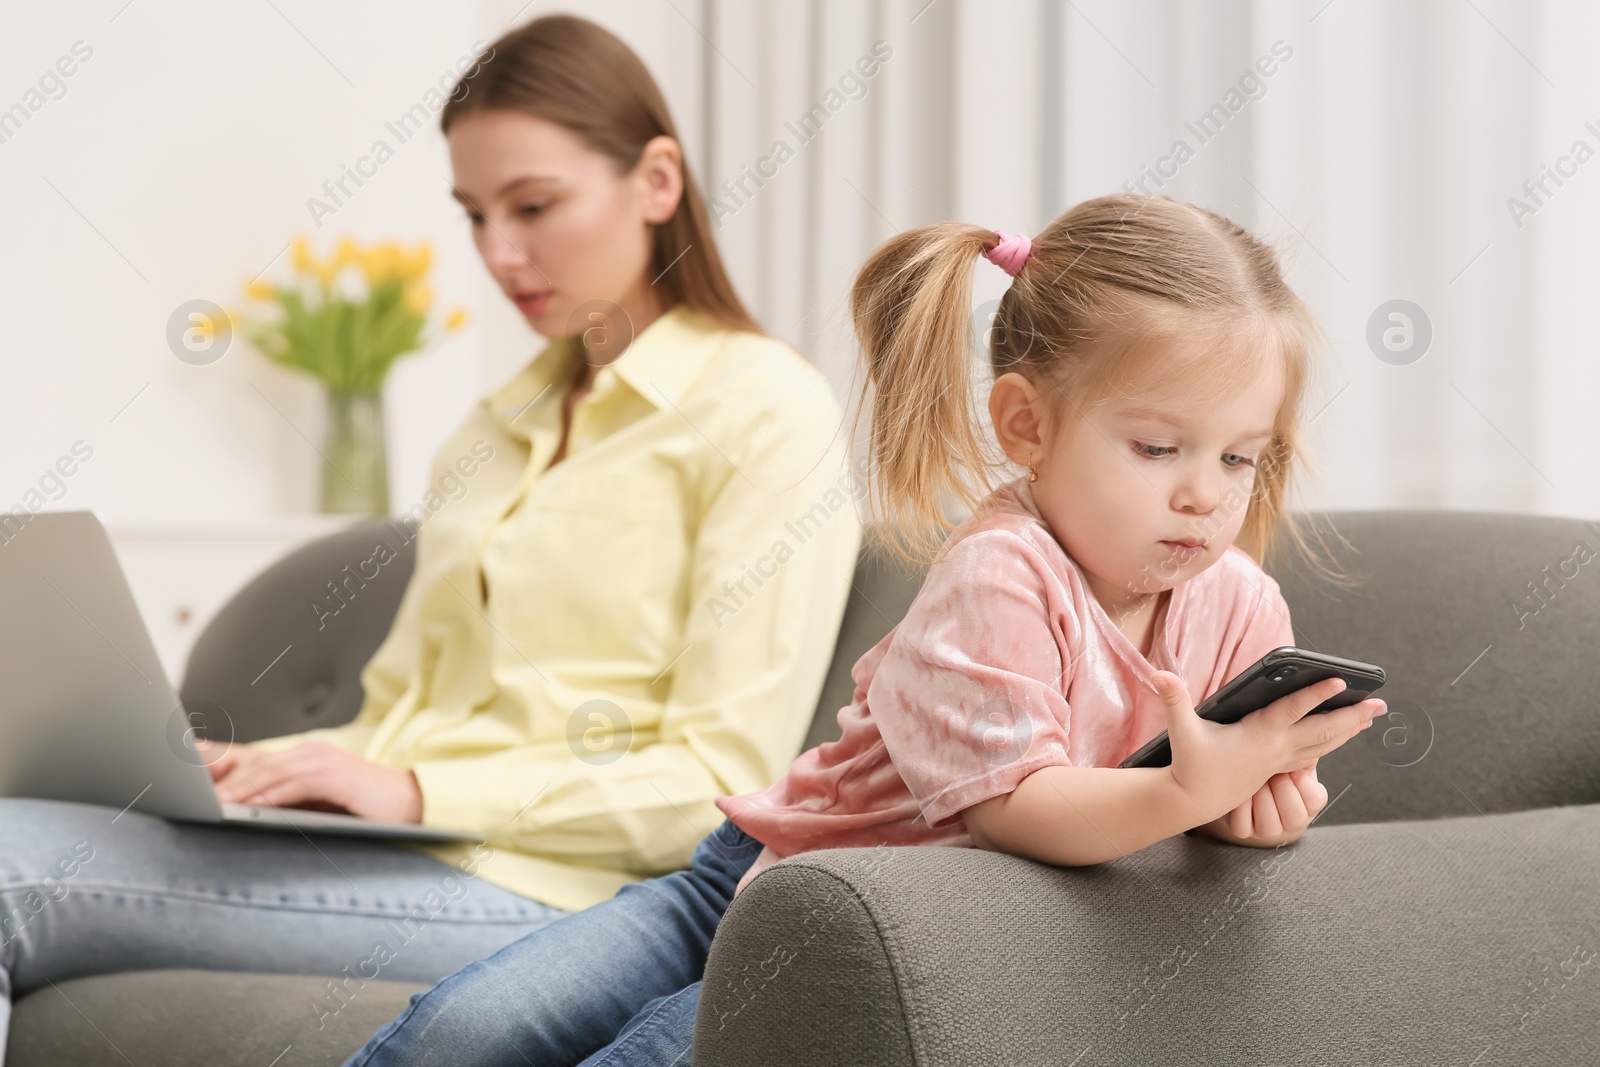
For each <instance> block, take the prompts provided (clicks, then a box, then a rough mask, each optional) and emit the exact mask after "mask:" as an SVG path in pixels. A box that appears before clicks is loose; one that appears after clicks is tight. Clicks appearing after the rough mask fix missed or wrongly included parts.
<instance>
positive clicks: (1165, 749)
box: [1118, 645, 1384, 767]
mask: <svg viewBox="0 0 1600 1067" xmlns="http://www.w3.org/2000/svg"><path fill="white" fill-rule="evenodd" d="M1335 676H1337V677H1340V678H1343V679H1344V684H1345V688H1344V689H1343V690H1341V691H1339V692H1337V693H1335V694H1334V695H1333V696H1331V697H1329V698H1328V699H1327V700H1324V701H1323V702H1322V703H1320V704H1318V705H1317V706H1316V707H1314V708H1312V709H1311V710H1310V711H1309V712H1308V713H1307V714H1310V715H1316V714H1318V713H1320V712H1324V711H1332V710H1333V709H1334V708H1344V707H1349V706H1350V705H1351V704H1359V703H1361V701H1363V700H1365V699H1367V697H1369V696H1371V695H1372V694H1373V693H1375V692H1377V691H1378V689H1379V687H1381V686H1382V685H1383V680H1384V678H1383V668H1382V667H1379V666H1377V665H1376V664H1372V663H1362V662H1360V661H1359V660H1353V659H1341V658H1340V657H1338V656H1329V655H1325V654H1323V653H1321V652H1312V651H1310V650H1309V649H1304V648H1295V647H1294V646H1293V645H1283V646H1282V647H1280V648H1275V649H1273V650H1272V651H1271V652H1268V653H1267V654H1266V655H1265V656H1262V657H1261V658H1260V659H1258V660H1257V661H1256V662H1255V663H1254V664H1252V665H1251V666H1250V667H1247V668H1246V669H1245V670H1244V671H1242V672H1241V673H1240V674H1239V675H1238V676H1237V677H1235V678H1233V679H1232V680H1231V681H1229V682H1228V683H1227V684H1226V685H1224V686H1223V687H1222V688H1221V689H1218V690H1217V691H1216V692H1215V693H1212V694H1211V695H1210V696H1209V697H1207V698H1206V699H1205V702H1204V703H1202V704H1201V705H1200V706H1199V707H1197V708H1195V709H1194V710H1195V714H1196V715H1199V716H1200V717H1201V718H1203V719H1210V720H1211V721H1212V722H1223V723H1234V722H1238V721H1239V720H1240V719H1242V718H1244V717H1245V716H1246V715H1248V714H1250V713H1251V712H1252V711H1259V710H1260V709H1262V708H1264V707H1266V706H1267V705H1268V704H1271V703H1272V702H1273V701H1274V700H1277V699H1278V698H1279V697H1286V696H1288V695H1289V694H1290V693H1293V692H1294V691H1295V690H1297V689H1304V688H1305V687H1306V686H1308V685H1311V684H1313V683H1315V682H1320V681H1322V680H1323V679H1325V678H1333V677H1335ZM1171 763H1172V742H1171V740H1170V739H1169V738H1168V737H1167V731H1165V730H1162V731H1161V732H1160V733H1159V734H1157V735H1156V736H1155V737H1153V738H1151V739H1150V742H1149V744H1147V745H1145V746H1144V747H1143V748H1141V749H1139V751H1137V752H1135V753H1134V754H1133V755H1131V756H1129V757H1128V758H1127V759H1125V760H1123V761H1122V762H1121V763H1119V764H1118V766H1119V767H1165V766H1168V765H1169V764H1171Z"/></svg>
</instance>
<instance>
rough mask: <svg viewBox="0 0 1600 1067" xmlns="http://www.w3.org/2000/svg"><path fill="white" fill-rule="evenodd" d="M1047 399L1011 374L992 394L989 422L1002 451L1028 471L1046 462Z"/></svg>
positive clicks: (1003, 375) (1000, 378)
mask: <svg viewBox="0 0 1600 1067" xmlns="http://www.w3.org/2000/svg"><path fill="white" fill-rule="evenodd" d="M1044 412H1045V404H1044V397H1043V396H1042V395H1041V394H1040V393H1039V391H1038V390H1037V389H1035V388H1034V385H1033V383H1032V382H1030V381H1029V380H1028V379H1027V378H1025V377H1024V376H1022V375H1021V374H1018V373H1017V372H1016V371H1008V372H1006V373H1005V374H1002V375H1000V377H998V378H996V379H995V383H994V387H993V388H992V389H990V390H989V421H990V422H991V423H993V425H994V433H995V437H996V438H997V439H998V441H999V442H1000V450H1001V451H1002V452H1004V453H1005V454H1006V458H1007V459H1009V460H1010V461H1011V462H1013V463H1016V464H1018V465H1020V466H1023V467H1026V466H1029V465H1030V464H1034V463H1037V462H1039V460H1041V459H1043V458H1044V438H1045V426H1044V418H1043V416H1044Z"/></svg>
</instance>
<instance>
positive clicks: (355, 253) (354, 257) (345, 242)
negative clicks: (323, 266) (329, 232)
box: [333, 237, 361, 267]
mask: <svg viewBox="0 0 1600 1067" xmlns="http://www.w3.org/2000/svg"><path fill="white" fill-rule="evenodd" d="M333 260H334V262H335V263H337V264H339V266H341V267H342V266H344V265H345V264H346V263H360V262H361V246H360V245H358V244H356V243H355V242H354V241H352V240H351V239H350V238H348V237H341V238H340V239H339V248H338V251H336V252H335V253H334V255H333Z"/></svg>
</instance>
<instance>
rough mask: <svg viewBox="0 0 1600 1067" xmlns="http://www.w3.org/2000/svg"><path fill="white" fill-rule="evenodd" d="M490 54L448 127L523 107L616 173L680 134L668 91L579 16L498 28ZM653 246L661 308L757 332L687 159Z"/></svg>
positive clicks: (450, 112)
mask: <svg viewBox="0 0 1600 1067" xmlns="http://www.w3.org/2000/svg"><path fill="white" fill-rule="evenodd" d="M488 53H489V54H488V58H487V59H484V60H482V61H481V62H479V63H478V64H477V65H476V66H474V67H473V68H472V69H471V70H468V71H467V72H466V73H465V74H464V75H463V76H462V78H461V80H460V81H459V82H458V83H457V88H456V89H455V90H453V91H452V92H451V93H450V97H449V100H448V102H447V103H446V104H445V106H444V110H443V111H442V112H441V113H440V115H439V128H440V129H441V130H442V131H444V132H445V133H446V134H448V133H449V132H450V126H451V124H452V123H454V122H455V121H456V120H457V119H459V118H461V116H463V115H465V114H468V113H470V112H473V111H484V110H488V109H497V110H506V111H523V112H527V113H528V114H531V115H537V116H538V117H539V118H542V119H546V120H548V121H550V122H554V123H556V124H557V125H560V126H564V127H566V128H567V129H569V130H571V131H572V132H573V133H575V134H576V135H577V136H578V137H579V138H581V139H582V140H583V142H584V143H585V144H587V145H588V146H589V147H590V148H592V149H594V150H595V151H597V152H602V153H604V154H605V155H607V156H610V157H611V159H612V160H614V161H615V163H616V166H617V171H618V173H627V172H628V171H630V170H632V169H633V167H634V165H635V164H636V163H638V161H639V155H640V153H641V152H642V151H643V150H644V146H645V145H646V144H647V143H648V142H649V141H650V139H651V138H653V137H658V136H663V135H664V136H667V137H671V138H673V139H674V140H678V128H677V126H676V125H675V124H674V123H673V121H672V114H671V112H669V111H668V110H667V102H666V99H665V98H664V97H662V95H661V90H660V88H659V87H658V86H657V85H656V82H655V79H654V78H652V77H651V76H650V71H649V70H648V69H646V67H645V65H644V63H643V62H641V61H640V59H639V57H638V56H637V55H635V54H634V52H633V50H632V49H631V48H629V47H628V46H627V45H626V44H624V43H623V42H622V41H621V40H620V39H619V38H618V37H617V36H616V35H615V34H613V33H611V32H610V31H608V30H606V29H604V28H602V27H600V26H598V25H596V24H595V23H593V22H590V21H588V20H587V19H581V18H578V17H576V16H574V15H546V16H544V17H542V18H537V19H534V20H533V21H531V22H529V23H527V24H526V25H523V26H519V27H517V28H516V29H514V30H511V31H510V32H508V33H506V34H505V35H503V36H502V37H501V38H500V39H499V40H497V41H495V42H494V44H493V45H491V46H490V48H489V50H488ZM680 144H681V141H680ZM653 244H654V247H653V249H652V252H651V256H650V267H649V270H650V275H651V277H653V278H659V279H660V281H659V284H660V285H661V287H662V288H664V289H665V290H666V291H667V293H668V295H669V296H670V297H671V300H670V301H669V306H670V305H672V304H677V303H683V304H686V305H688V307H689V308H690V309H691V310H693V311H697V312H700V313H701V314H703V315H705V316H706V317H708V318H710V319H711V320H713V321H715V322H717V323H718V324H720V325H722V326H725V327H727V328H728V329H732V330H748V331H751V332H753V333H760V332H762V331H761V327H760V326H758V325H757V324H756V321H755V319H754V318H753V317H752V316H751V315H750V312H749V311H747V310H745V306H744V304H743V303H742V302H741V301H740V300H739V296H738V294H737V293H735V292H734V289H733V283H732V282H730V281H729V280H728V274H727V271H726V270H724V269H723V266H722V258H721V257H720V256H719V255H718V254H717V244H716V241H715V239H714V238H713V237H712V231H711V225H710V221H709V219H708V218H707V216H706V208H705V203H704V202H703V201H702V200H701V197H700V187H699V186H698V185H697V184H696V183H695V180H694V176H693V174H692V173H691V172H690V170H689V163H688V160H684V162H683V196H682V197H681V198H680V199H679V201H678V209H677V211H676V212H674V213H673V215H672V217H671V218H670V219H668V220H667V221H666V222H664V223H662V224H660V225H659V226H656V227H655V233H654V236H653ZM668 267H671V268H672V269H671V270H668V269H667V268H668Z"/></svg>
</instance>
